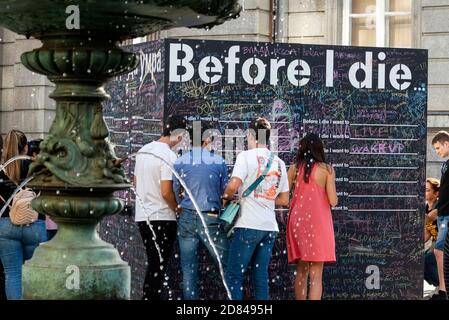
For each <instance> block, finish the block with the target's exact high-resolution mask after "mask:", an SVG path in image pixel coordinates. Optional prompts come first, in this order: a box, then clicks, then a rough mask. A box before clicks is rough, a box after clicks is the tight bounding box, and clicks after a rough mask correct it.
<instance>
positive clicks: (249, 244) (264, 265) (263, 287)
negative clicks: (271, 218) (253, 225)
mask: <svg viewBox="0 0 449 320" xmlns="http://www.w3.org/2000/svg"><path fill="white" fill-rule="evenodd" d="M276 235H277V232H274V231H262V230H255V229H247V228H235V229H234V231H233V234H232V236H231V240H230V244H229V256H228V270H227V273H226V275H227V276H226V279H227V284H228V286H229V289H230V290H231V295H232V299H233V300H242V298H243V281H244V278H245V272H246V269H247V268H248V265H249V264H250V263H251V267H252V281H253V286H254V290H255V299H256V300H268V299H269V293H268V265H269V264H270V259H271V252H272V250H273V245H274V241H275V239H276Z"/></svg>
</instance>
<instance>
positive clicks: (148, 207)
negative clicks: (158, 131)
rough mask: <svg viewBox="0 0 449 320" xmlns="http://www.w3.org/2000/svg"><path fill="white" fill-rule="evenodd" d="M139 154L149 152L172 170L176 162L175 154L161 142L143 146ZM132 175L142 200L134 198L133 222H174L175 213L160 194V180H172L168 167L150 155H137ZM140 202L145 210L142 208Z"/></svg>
mask: <svg viewBox="0 0 449 320" xmlns="http://www.w3.org/2000/svg"><path fill="white" fill-rule="evenodd" d="M139 152H151V153H153V154H155V155H156V156H159V157H161V158H162V159H164V160H166V161H167V162H168V163H169V164H170V166H171V167H172V168H173V163H174V162H175V160H176V154H175V153H174V152H173V151H171V150H170V147H169V146H168V144H166V143H163V142H158V141H153V142H151V143H149V144H147V145H145V146H143V147H142V148H141V149H140V150H139ZM134 175H135V176H136V191H137V194H138V195H139V197H140V199H141V200H142V201H140V200H139V199H138V198H137V197H136V216H135V221H136V222H139V221H147V220H150V221H157V220H173V221H176V215H175V212H174V211H173V210H172V209H170V207H169V206H168V204H167V202H165V200H164V198H162V194H161V180H173V174H172V171H171V170H170V168H169V167H168V165H167V164H166V163H165V162H163V161H162V160H160V159H158V158H156V157H154V156H152V155H149V154H137V156H136V168H135V170H134ZM142 202H143V205H144V207H145V209H144V208H143V207H142Z"/></svg>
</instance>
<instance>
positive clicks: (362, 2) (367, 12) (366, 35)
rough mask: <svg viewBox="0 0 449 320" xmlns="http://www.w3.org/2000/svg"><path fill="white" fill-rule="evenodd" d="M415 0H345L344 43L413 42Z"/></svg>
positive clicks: (395, 44) (405, 45)
mask: <svg viewBox="0 0 449 320" xmlns="http://www.w3.org/2000/svg"><path fill="white" fill-rule="evenodd" d="M411 11H412V0H343V30H342V31H343V35H342V42H343V45H353V46H377V47H402V48H409V47H411V45H412V14H411Z"/></svg>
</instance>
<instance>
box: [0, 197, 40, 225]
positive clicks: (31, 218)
mask: <svg viewBox="0 0 449 320" xmlns="http://www.w3.org/2000/svg"><path fill="white" fill-rule="evenodd" d="M36 197H37V195H36V193H35V192H34V191H33V190H31V189H29V188H24V189H21V190H19V191H18V192H16V193H15V194H13V195H12V196H11V197H10V198H9V199H8V201H5V199H3V197H2V196H0V199H1V200H2V201H3V202H4V203H5V207H4V208H3V209H1V211H0V217H1V216H2V214H3V212H4V211H5V209H6V207H9V219H10V220H11V223H12V224H14V225H17V226H22V225H29V224H32V223H33V222H35V221H36V220H37V219H38V217H39V213H38V212H37V211H35V210H34V209H33V208H32V207H31V201H32V200H33V199H34V198H36ZM11 201H12V205H10V203H11Z"/></svg>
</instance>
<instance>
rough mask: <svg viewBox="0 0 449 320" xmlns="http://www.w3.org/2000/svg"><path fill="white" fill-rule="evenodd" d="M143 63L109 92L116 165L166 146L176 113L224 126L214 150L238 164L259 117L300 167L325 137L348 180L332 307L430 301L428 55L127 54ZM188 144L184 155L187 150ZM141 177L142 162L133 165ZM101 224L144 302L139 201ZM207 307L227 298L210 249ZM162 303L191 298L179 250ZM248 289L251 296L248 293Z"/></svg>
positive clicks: (235, 48) (331, 277) (281, 272)
mask: <svg viewBox="0 0 449 320" xmlns="http://www.w3.org/2000/svg"><path fill="white" fill-rule="evenodd" d="M128 50H130V51H134V52H139V53H140V56H141V65H140V67H138V69H136V71H134V72H133V73H131V74H129V75H125V76H121V77H118V78H115V79H114V80H113V81H112V82H111V83H110V84H109V85H108V87H107V88H106V90H107V91H108V93H109V94H110V95H111V100H110V101H109V102H108V103H106V105H105V118H106V121H107V123H108V125H109V129H110V131H111V135H110V139H111V141H112V142H113V143H114V144H115V145H116V148H115V150H116V153H117V154H118V156H121V157H123V156H126V155H127V154H130V153H133V152H137V151H138V150H139V149H140V148H141V147H142V146H143V145H144V144H146V143H148V142H151V141H153V140H154V139H157V138H158V136H159V134H160V132H161V129H162V119H164V117H166V116H167V115H169V114H173V113H176V114H181V115H185V116H186V117H189V118H190V119H193V118H201V119H214V120H217V121H218V123H219V129H220V131H221V133H222V135H223V136H222V139H219V140H218V141H216V142H215V145H214V147H215V148H216V150H217V152H218V153H221V154H222V156H223V157H225V159H226V161H227V162H228V165H229V166H230V169H232V164H233V161H234V159H235V155H236V154H238V152H240V151H241V150H242V149H243V148H244V144H243V143H242V141H241V139H240V140H239V138H235V137H236V136H241V135H242V132H243V131H239V130H238V129H242V130H245V129H246V128H247V124H248V121H249V120H251V119H254V118H255V117H257V116H263V117H266V118H268V119H269V120H270V121H271V123H272V124H273V127H274V128H275V129H276V130H277V131H276V133H275V134H274V137H273V139H272V140H273V141H272V149H273V150H275V151H277V152H278V155H279V156H280V157H281V158H282V159H283V160H284V161H285V162H286V164H287V165H290V164H291V162H292V159H293V157H294V155H295V153H296V150H297V147H298V141H299V139H300V138H301V137H302V136H303V135H304V134H305V133H307V132H316V133H318V134H319V135H320V136H321V138H322V139H323V141H324V143H325V146H326V154H327V158H328V160H329V161H330V162H332V164H333V165H334V167H335V168H336V173H337V191H338V195H339V204H338V206H337V207H336V208H334V210H333V218H334V227H335V239H336V251H337V262H336V263H335V264H329V265H326V267H325V272H324V298H326V299H420V298H421V297H422V285H423V238H422V234H423V232H422V226H423V218H424V186H425V160H426V159H425V155H426V110H427V51H426V50H412V49H393V48H365V47H341V46H317V45H300V44H269V43H252V42H227V41H204V40H182V41H180V40H161V41H156V42H148V43H143V44H138V45H133V46H130V47H128ZM184 147H185V144H183V145H182V146H181V147H180V148H179V149H180V151H179V152H182V150H183V148H184ZM125 166H126V170H127V173H128V174H129V177H130V179H132V178H133V167H134V163H133V161H132V160H128V161H126V162H125ZM118 195H119V196H120V197H121V198H123V199H124V201H125V202H126V204H127V209H126V210H125V211H124V212H122V214H120V215H117V216H114V217H109V218H107V219H105V220H104V221H103V222H102V224H101V235H102V237H103V238H104V239H105V240H107V241H109V242H111V243H113V244H114V245H115V246H116V247H117V248H118V249H119V251H120V253H121V254H122V257H123V259H124V260H126V261H128V262H129V264H130V265H131V268H132V298H133V299H140V296H141V288H142V284H143V279H144V271H145V261H146V256H145V252H144V250H143V245H142V241H141V239H140V235H139V233H138V229H137V227H136V225H135V224H134V222H133V215H134V209H133V205H134V197H133V195H132V194H131V193H129V192H121V193H119V194H118ZM287 213H288V212H287V211H286V210H281V209H279V210H277V218H278V222H279V226H280V233H279V236H278V238H277V242H276V244H275V247H274V250H273V258H272V261H271V264H270V289H271V292H270V295H271V298H272V299H293V298H294V293H293V280H294V266H289V265H287V252H286V244H285V226H286V222H287ZM199 259H200V276H199V278H200V288H201V293H200V294H201V298H203V299H224V298H225V297H226V295H225V292H224V288H223V285H222V284H221V281H220V277H219V273H218V271H217V270H216V268H215V267H214V266H213V265H212V263H211V260H210V258H209V257H208V256H207V254H206V252H205V251H201V254H200V257H199ZM170 266H171V269H170V272H169V274H167V276H166V286H165V287H164V296H165V297H166V298H168V299H180V298H182V296H181V291H180V284H181V281H182V276H181V272H180V266H179V255H178V251H177V250H176V252H175V253H174V255H173V257H172V261H171V263H170ZM246 290H247V294H250V293H251V288H248V289H246Z"/></svg>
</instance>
